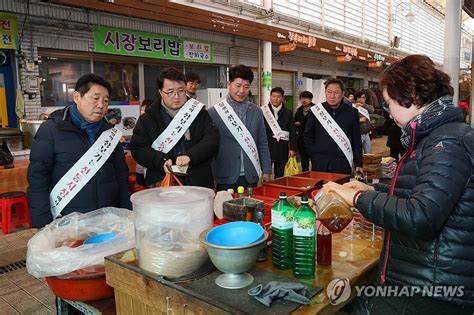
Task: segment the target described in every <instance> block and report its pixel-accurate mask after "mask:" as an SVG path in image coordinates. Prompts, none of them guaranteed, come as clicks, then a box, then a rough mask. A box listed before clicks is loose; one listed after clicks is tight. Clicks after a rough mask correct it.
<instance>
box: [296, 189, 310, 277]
mask: <svg viewBox="0 0 474 315" xmlns="http://www.w3.org/2000/svg"><path fill="white" fill-rule="evenodd" d="M315 217H316V216H315V214H314V212H313V210H312V209H311V208H310V207H309V205H308V198H307V197H302V198H301V206H300V207H299V208H298V210H297V211H296V213H295V217H294V219H293V246H294V251H295V254H294V260H293V261H294V265H293V275H294V276H295V277H296V278H300V279H312V278H314V260H315V255H314V252H315V250H314V248H315V244H314V240H315V235H314V231H315Z"/></svg>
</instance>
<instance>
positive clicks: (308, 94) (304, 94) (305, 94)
mask: <svg viewBox="0 0 474 315" xmlns="http://www.w3.org/2000/svg"><path fill="white" fill-rule="evenodd" d="M302 98H309V99H311V100H312V99H313V93H311V92H310V91H303V92H301V93H300V99H302Z"/></svg>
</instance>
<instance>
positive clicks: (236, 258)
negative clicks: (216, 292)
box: [199, 228, 268, 289]
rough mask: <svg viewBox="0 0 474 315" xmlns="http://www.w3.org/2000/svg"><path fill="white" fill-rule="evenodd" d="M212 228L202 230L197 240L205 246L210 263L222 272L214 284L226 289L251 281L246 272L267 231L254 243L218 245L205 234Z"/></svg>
mask: <svg viewBox="0 0 474 315" xmlns="http://www.w3.org/2000/svg"><path fill="white" fill-rule="evenodd" d="M212 229H213V228H209V229H207V230H205V231H203V232H202V233H201V234H200V235H199V241H200V242H201V243H202V244H203V245H204V246H205V247H206V249H207V252H208V254H209V257H210V258H211V261H212V263H213V264H214V266H216V268H217V269H219V270H220V271H222V272H224V274H222V275H220V276H219V277H217V279H216V284H217V285H218V286H220V287H222V288H226V289H240V288H244V287H246V286H248V285H249V284H251V283H252V282H253V276H252V275H251V274H248V273H246V271H247V270H249V269H250V268H252V267H253V266H254V265H255V263H256V262H257V258H258V254H259V252H260V250H261V249H262V247H263V246H264V245H265V243H266V241H267V238H268V232H267V231H265V232H264V235H263V238H262V239H260V240H258V241H256V242H255V243H252V244H248V245H244V246H219V245H214V244H211V243H209V242H208V241H207V234H208V233H209V231H211V230H212Z"/></svg>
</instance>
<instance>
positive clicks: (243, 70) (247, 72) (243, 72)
mask: <svg viewBox="0 0 474 315" xmlns="http://www.w3.org/2000/svg"><path fill="white" fill-rule="evenodd" d="M238 78H241V79H242V80H247V81H249V83H252V81H253V72H252V69H250V68H249V67H247V66H244V65H236V66H233V67H232V68H230V69H229V81H230V82H232V81H234V80H235V79H238Z"/></svg>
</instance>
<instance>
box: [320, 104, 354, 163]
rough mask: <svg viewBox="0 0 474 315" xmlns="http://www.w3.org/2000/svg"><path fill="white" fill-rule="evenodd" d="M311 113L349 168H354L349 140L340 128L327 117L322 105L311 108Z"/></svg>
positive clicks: (327, 114)
mask: <svg viewBox="0 0 474 315" xmlns="http://www.w3.org/2000/svg"><path fill="white" fill-rule="evenodd" d="M341 106H342V105H341ZM311 111H312V112H313V114H314V116H316V118H317V119H318V121H319V123H320V124H321V125H322V126H323V128H324V129H325V130H326V131H327V133H328V134H329V135H330V136H331V138H332V139H333V140H334V141H336V143H337V145H338V146H339V149H341V151H342V153H344V155H345V156H346V159H347V161H348V162H349V165H350V166H351V168H354V161H353V154H352V145H351V142H350V141H349V138H347V135H346V134H345V133H344V131H342V129H341V127H339V125H338V124H337V122H336V121H335V120H334V119H333V118H332V117H331V115H329V113H328V112H327V111H326V109H325V108H324V106H323V104H321V103H319V104H317V105H315V106H312V107H311Z"/></svg>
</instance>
